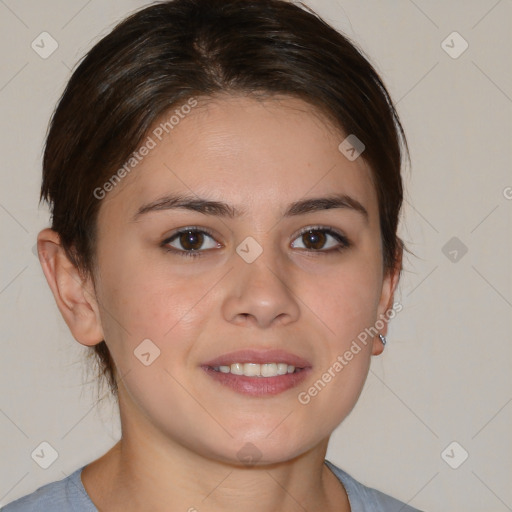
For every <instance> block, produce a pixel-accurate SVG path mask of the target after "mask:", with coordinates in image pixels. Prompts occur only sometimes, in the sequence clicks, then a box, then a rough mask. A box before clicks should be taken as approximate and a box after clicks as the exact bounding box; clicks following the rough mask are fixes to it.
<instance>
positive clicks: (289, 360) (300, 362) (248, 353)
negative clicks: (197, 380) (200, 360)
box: [203, 349, 311, 368]
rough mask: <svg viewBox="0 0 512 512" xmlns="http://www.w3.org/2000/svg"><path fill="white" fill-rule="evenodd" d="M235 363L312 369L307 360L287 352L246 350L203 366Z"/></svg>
mask: <svg viewBox="0 0 512 512" xmlns="http://www.w3.org/2000/svg"><path fill="white" fill-rule="evenodd" d="M233 363H259V364H264V363H286V364H288V365H292V366H295V367H296V368H308V367H311V363H310V362H309V361H307V360H306V359H304V358H302V357H299V356H297V355H295V354H291V353H290V352H286V351H285V350H276V349H270V350H262V349H259V350H256V349H244V350H237V351H235V352H229V353H227V354H223V355H221V356H218V357H216V358H215V359H211V360H210V361H207V362H205V363H204V364H203V366H210V367H212V368H215V367H218V366H230V365H231V364H233Z"/></svg>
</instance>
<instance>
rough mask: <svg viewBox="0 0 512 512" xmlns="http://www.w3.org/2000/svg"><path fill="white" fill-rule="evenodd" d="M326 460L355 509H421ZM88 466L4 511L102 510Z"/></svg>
mask: <svg viewBox="0 0 512 512" xmlns="http://www.w3.org/2000/svg"><path fill="white" fill-rule="evenodd" d="M325 463H326V464H327V466H328V467H329V468H330V469H331V471H332V472H333V473H334V474H335V475H336V476H337V477H338V480H339V481H340V482H341V483H342V484H343V486H344V487H345V489H346V491H347V495H348V501H349V503H350V508H351V509H352V512H420V511H419V510H418V509H416V508H412V507H410V506H409V505H406V504H405V503H403V502H401V501H398V500H396V499H395V498H392V497H391V496H388V495H387V494H384V493H382V492H380V491H377V490H376V489H371V488H370V487H366V486H365V485H363V484H361V483H359V482H358V481H357V480H355V479H354V478H352V477H351V476H350V475H349V474H348V473H345V471H343V470H342V469H340V468H338V467H336V466H335V465H334V464H331V463H330V462H329V461H325ZM84 467H85V466H82V467H81V468H79V469H77V470H76V471H75V472H74V473H72V474H71V475H69V476H68V477H66V478H64V479H62V480H59V481H58V482H52V483H49V484H46V485H43V486H42V487H39V489H37V490H36V491H34V492H33V493H32V494H28V495H27V496H23V497H22V498H19V499H17V500H16V501H13V502H12V503H9V504H8V505H6V506H5V507H2V508H1V509H0V512H98V509H97V508H96V507H95V506H94V503H93V502H92V501H91V498H89V495H88V494H87V491H86V490H85V488H84V486H83V484H82V480H81V478H80V475H81V473H82V469H83V468H84Z"/></svg>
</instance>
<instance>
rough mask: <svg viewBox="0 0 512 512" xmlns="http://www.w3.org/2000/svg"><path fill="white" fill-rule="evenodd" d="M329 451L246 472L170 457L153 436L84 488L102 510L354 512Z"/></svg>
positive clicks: (120, 452)
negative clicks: (334, 471)
mask: <svg viewBox="0 0 512 512" xmlns="http://www.w3.org/2000/svg"><path fill="white" fill-rule="evenodd" d="M326 446H327V443H326V442H325V443H322V445H320V446H318V447H315V448H313V449H312V450H310V451H309V452H306V453H305V454H302V455H300V456H299V457H296V458H295V459H292V460H289V461H286V462H282V463H275V464H270V465H264V466H263V465H262V466H253V467H246V466H242V467H241V466H239V465H234V464H229V463H227V462H219V461H216V460H212V459H209V458H205V457H201V456H200V455H198V454H197V453H194V452H191V451H189V450H187V449H185V448H183V447H175V448H174V449H173V450H172V455H171V454H170V453H169V452H167V451H166V450H162V449H161V445H160V446H158V445H157V444H156V443H152V442H151V438H150V436H145V437H138V436H133V437H130V436H125V435H123V438H122V439H121V440H120V441H119V442H118V443H117V444H116V445H114V447H113V448H112V449H111V450H110V451H109V452H107V453H106V454H105V455H104V456H103V457H101V458H100V459H98V460H97V461H95V462H93V463H92V464H89V465H88V466H87V467H86V468H85V469H84V471H83V472H82V481H83V483H84V486H85V488H86V490H87V492H88V493H89V496H90V497H91V499H92V501H93V502H94V503H95V505H96V506H97V508H98V510H100V511H101V510H109V511H112V512H116V511H118V510H119V511H123V512H131V511H132V510H133V511H138V510H153V511H155V512H156V511H160V510H161V511H167V510H169V504H172V509H173V510H183V511H188V512H205V511H212V512H213V511H223V512H231V511H236V512H239V511H240V510H251V511H253V512H271V511H280V512H291V511H293V512H297V511H304V510H307V511H308V512H314V511H322V512H326V511H331V510H332V511H334V510H337V511H347V512H348V511H350V505H349V503H348V498H347V495H346V492H345V490H344V488H343V486H342V485H341V484H340V482H339V481H338V480H337V478H336V477H335V476H334V475H333V474H332V472H331V471H330V470H329V469H328V468H327V466H326V465H325V464H324V457H325V450H326ZM113 489H115V492H112V490H113Z"/></svg>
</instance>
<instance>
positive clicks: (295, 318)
mask: <svg viewBox="0 0 512 512" xmlns="http://www.w3.org/2000/svg"><path fill="white" fill-rule="evenodd" d="M344 138H345V136H344V135H343V134H340V133H339V131H337V130H336V129H334V127H333V126H331V125H330V124H329V122H328V121H327V120H325V119H324V118H322V116H321V115H320V114H319V113H317V112H315V111H314V110H313V109H312V108H311V107H309V106H308V105H307V104H306V103H304V102H302V101H300V100H298V99H293V98H280V99H276V98H274V99H271V100H270V99H268V100H265V101H264V102H263V101H256V100H254V99H250V98H248V97H218V98H216V99H214V100H212V99H210V100H209V101H208V102H201V103H200V104H199V106H198V107H196V108H195V109H194V110H193V111H192V112H191V113H190V114H188V115H187V116H186V117H185V119H183V120H181V122H180V123H179V125H177V126H176V127H175V128H174V130H173V131H172V132H171V134H170V135H169V136H167V137H166V138H165V139H164V140H163V141H161V142H159V143H158V145H157V147H156V148H154V149H153V150H152V151H151V152H150V154H149V155H147V156H146V157H145V158H144V160H143V161H142V162H141V163H140V164H139V165H138V166H137V168H136V170H134V171H133V172H132V173H131V174H129V175H128V176H126V177H125V178H124V179H123V181H122V182H121V184H120V185H118V186H117V187H116V188H115V189H114V190H113V191H111V192H109V193H108V194H107V196H106V198H105V199H103V200H102V204H101V208H100V213H99V217H98V238H97V252H96V268H95V270H94V274H93V275H90V276H81V274H80V273H79V272H78V270H77V269H76V268H75V267H74V266H73V264H72V263H71V262H70V261H69V260H68V259H67V258H66V255H65V253H64V251H63V249H62V247H61V245H60V242H59V237H58V235H57V234H56V233H55V232H53V231H51V230H50V229H45V230H43V231H41V233H40V234H39V237H38V248H39V254H40V259H41V263H42V266H43V270H44V272H45V275H46V278H47V280H48V283H49V285H50V287H51V289H52V291H53V293H54V296H55V300H56V302H57V305H58V307H59V309H60V311H61V313H62V315H63V317H64V319H65V321H66V323H67V325H68V326H69V328H70V330H71V332H72V334H73V336H74V337H75V338H76V340H77V341H78V342H79V343H81V344H83V345H87V346H93V345H95V344H97V343H99V342H100V341H101V340H103V339H105V341H106V343H107V345H108V347H109V350H110V352H111V354H112V356H113V359H114V361H115V364H116V366H117V369H118V379H117V380H118V386H119V406H120V413H121V424H122V432H123V434H122V439H121V440H120V441H119V442H118V443H117V444H116V445H115V446H114V447H113V448H112V449H111V450H110V451H109V452H108V453H107V454H105V455H104V456H103V457H102V458H100V459H98V460H97V461H94V462H92V463H91V464H89V465H88V466H87V467H86V468H85V469H84V471H83V473H82V481H83V483H84V486H85V488H86V490H87V491H88V493H89V495H90V496H91V499H92V500H93V502H94V503H95V504H96V506H97V507H98V509H99V510H109V511H117V510H123V511H131V510H152V511H160V510H162V511H163V510H169V508H168V507H169V503H172V505H173V510H191V509H192V510H193V509H197V510H199V511H201V512H202V511H220V510H222V511H230V510H237V511H239V510H249V509H250V510H253V511H265V512H268V511H273V510H276V511H277V510H279V511H285V512H286V511H297V510H304V509H306V510H308V511H316V510H322V511H324V512H325V510H328V511H329V510H338V511H339V510H343V511H349V510H350V506H349V503H348V499H347V496H346V492H345V489H344V488H343V486H342V485H341V484H340V483H339V481H338V480H337V479H336V477H335V476H334V475H333V474H332V473H331V472H330V470H329V469H328V468H327V467H326V466H325V465H324V464H323V461H324V457H325V453H326V449H327V443H328V440H329V436H330V434H331V433H332V431H333V430H334V429H335V428H336V427H337V426H338V425H339V423H340V422H341V421H343V419H344V418H345V417H346V416H347V415H348V414H349V412H350V411H351V409H352V408H353V406H354V404H355V403H356V401H357V399H358V397H359V394H360V392H361V390H362V387H363V384H364V382H365V379H366V376H367V373H368V369H369V364H370V359H371V356H372V355H378V354H380V353H381V352H382V350H383V346H382V343H381V342H380V340H379V338H378V337H375V338H374V339H370V340H369V343H368V344H367V345H366V346H362V350H361V352H359V353H358V354H357V355H355V356H354V358H353V359H352V360H351V361H350V363H349V364H348V365H347V366H345V367H344V368H343V371H341V372H339V373H337V374H336V376H335V378H333V379H332V380H331V382H330V383H328V384H327V385H326V386H325V388H324V389H323V390H322V391H321V392H320V393H318V395H317V396H315V397H314V398H312V399H311V401H310V402H309V403H308V404H307V405H303V404H301V403H300V402H299V400H298V398H297V396H298V393H299V392H301V391H304V390H307V389H308V388H309V387H310V386H311V385H312V384H313V383H314V382H315V381H316V380H318V379H319V378H320V377H321V375H322V374H323V373H324V372H325V371H327V370H328V368H329V367H331V366H332V365H333V363H334V362H335V361H336V358H337V357H338V356H339V355H342V354H343V353H344V352H345V351H346V350H348V349H349V347H350V345H351V343H352V341H353V340H354V339H355V338H356V337H357V335H358V334H359V333H361V332H362V331H363V330H364V329H365V328H367V327H370V326H373V325H374V324H375V322H376V321H377V320H378V319H379V318H380V315H383V314H384V313H385V312H386V311H387V310H388V309H389V308H391V306H392V304H393V294H394V291H395V288H396V286H397V283H398V278H399V270H398V268H399V265H397V268H396V269H395V270H394V271H392V272H388V273H384V272H383V268H382V247H381V238H380V230H379V229H380V228H379V213H378V206H377V196H376V192H375V189H374V187H373V185H372V182H371V179H370V169H369V168H368V166H367V165H366V163H365V161H364V160H363V158H362V157H360V158H358V159H356V160H355V161H353V162H350V161H349V160H348V159H347V158H345V156H344V155H343V154H342V153H341V152H340V151H339V150H338V145H339V144H340V142H341V141H342V140H343V139H344ZM171 192H172V193H177V192H179V193H183V194H192V195H194V196H200V197H201V198H207V199H211V200H218V201H223V202H226V203H228V204H230V205H233V206H238V207H240V208H245V214H244V215H243V216H240V217H238V218H226V217H224V218H221V217H216V216H212V215H205V214H203V213H199V212H193V211H186V210H178V209H175V210H162V211H154V212H149V213H146V214H144V215H141V216H140V217H139V218H138V219H137V220H135V221H133V220H132V218H133V216H134V214H135V213H136V212H137V209H138V208H139V207H140V206H141V205H143V204H146V203H149V202H151V201H155V200H156V199H158V198H160V197H161V196H163V195H165V194H166V193H171ZM332 193H343V194H348V195H350V196H351V197H353V198H355V199H357V200H358V201H359V202H360V203H361V204H362V205H363V206H364V207H365V208H366V210H367V212H368V219H367V220H366V219H365V217H364V216H363V215H361V214H360V213H358V212H357V211H354V210H351V209H348V208H336V209H326V210H322V211H316V212H310V213H306V214H302V215H299V216H296V217H286V218H284V217H283V212H284V210H285V209H286V207H287V206H288V205H289V204H290V203H292V202H294V201H299V200H303V199H307V198H317V197H324V196H328V195H331V194H332ZM318 224H320V225H322V226H327V227H330V228H332V229H334V230H337V231H340V232H341V233H342V234H344V235H345V236H346V237H347V238H348V240H349V241H350V243H351V245H350V246H349V247H346V248H344V249H343V250H342V251H340V252H336V251H331V252H327V251H328V249H322V245H321V244H320V245H319V246H316V247H320V249H318V248H315V246H312V244H311V243H309V244H308V239H307V238H306V239H304V237H301V236H300V230H301V229H303V228H306V227H311V226H313V227H314V226H315V225H318ZM189 226H198V227H199V228H206V229H209V230H211V231H212V232H213V239H211V238H209V237H205V239H204V245H203V246H201V247H202V248H204V250H203V252H202V256H200V257H197V258H192V257H185V256H182V255H180V254H177V253H172V252H166V251H165V249H164V248H163V247H162V246H161V244H162V242H163V241H164V240H166V239H168V238H169V237H170V236H171V235H172V234H174V233H175V231H176V230H178V229H180V228H184V227H189ZM247 236H251V237H253V238H254V239H255V240H256V241H257V242H258V243H259V245H260V246H261V248H262V249H263V252H262V254H261V255H260V256H259V257H258V258H257V259H256V260H255V261H254V262H252V263H250V264H249V263H247V262H246V261H244V260H243V259H242V258H241V257H240V256H239V255H238V254H237V252H236V250H235V249H236V247H237V246H238V245H239V244H240V243H241V242H242V241H243V240H244V239H245V238H246V237H247ZM325 243H326V245H325V246H326V247H327V248H330V247H336V246H339V245H340V244H339V242H337V241H336V240H335V239H333V238H331V237H328V238H327V239H326V242H325ZM217 244H219V245H217ZM171 248H174V249H175V250H176V251H179V250H180V249H181V250H182V251H183V250H185V249H184V247H183V245H180V244H179V241H176V240H175V241H174V242H172V246H171ZM307 248H310V250H309V251H308V250H307ZM315 251H316V252H315ZM380 332H381V333H382V334H384V335H385V334H386V332H387V326H385V327H384V328H383V329H382V330H381V331H380ZM144 339H150V340H152V342H153V343H154V344H155V345H157V346H158V347H159V349H160V351H161V353H160V356H159V357H158V358H157V359H155V360H154V362H153V363H152V364H151V365H149V366H145V365H143V364H142V363H141V362H140V361H139V360H138V359H137V358H136V357H134V354H133V351H134V350H135V349H136V347H137V346H138V345H139V344H140V343H141V341H142V340H144ZM248 347H250V348H258V349H260V348H279V349H284V350H287V351H289V352H292V353H294V354H297V355H299V356H301V357H303V358H305V359H307V360H308V361H309V362H310V363H311V365H312V370H311V372H310V374H309V375H308V378H307V380H306V381H305V382H304V383H302V384H300V385H299V386H298V387H296V388H293V389H291V390H287V391H285V392H283V393H280V394H278V395H275V396H267V397H250V396H246V395H241V394H238V393H236V392H235V391H233V390H232V389H230V388H227V387H225V386H222V385H221V384H219V383H218V382H216V381H214V380H213V379H212V378H211V377H210V376H208V375H207V374H206V373H205V372H204V371H203V370H202V369H201V367H200V365H201V364H202V363H204V362H206V361H208V360H210V359H212V358H214V357H217V356H219V355H221V354H224V353H227V352H231V351H234V350H238V349H241V348H248ZM119 374H120V375H121V376H122V377H119ZM246 443H252V444H253V445H254V446H256V447H257V450H258V451H259V454H260V456H261V458H260V460H259V461H258V462H257V464H255V465H254V466H247V465H246V464H244V462H242V461H241V460H240V459H239V456H238V455H237V453H238V452H239V450H241V449H242V448H243V447H244V446H246ZM112 489H115V492H112Z"/></svg>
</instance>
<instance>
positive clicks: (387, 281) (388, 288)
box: [372, 244, 403, 356]
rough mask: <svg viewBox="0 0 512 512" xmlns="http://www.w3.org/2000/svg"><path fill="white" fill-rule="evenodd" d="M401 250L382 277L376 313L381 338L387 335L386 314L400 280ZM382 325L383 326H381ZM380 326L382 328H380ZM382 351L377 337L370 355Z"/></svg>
mask: <svg viewBox="0 0 512 512" xmlns="http://www.w3.org/2000/svg"><path fill="white" fill-rule="evenodd" d="M402 256H403V248H402V245H401V244H400V245H399V247H398V250H397V258H396V263H395V266H394V268H393V269H391V270H389V271H388V272H387V273H386V275H385V276H384V280H383V283H382V292H381V297H380V301H379V307H378V311H377V320H376V327H378V330H379V333H380V334H381V335H382V336H386V335H387V333H388V315H387V314H386V313H387V312H388V311H389V310H390V309H392V307H393V299H394V296H395V290H396V287H397V286H398V281H399V279H400V271H401V269H402ZM382 324H384V325H382ZM381 326H382V328H380V327H381ZM383 351H384V343H383V342H382V340H381V338H380V337H379V336H378V335H377V336H375V337H374V339H373V347H372V355H374V356H378V355H380V354H382V352H383Z"/></svg>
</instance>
